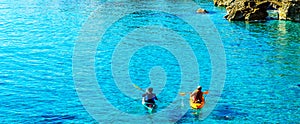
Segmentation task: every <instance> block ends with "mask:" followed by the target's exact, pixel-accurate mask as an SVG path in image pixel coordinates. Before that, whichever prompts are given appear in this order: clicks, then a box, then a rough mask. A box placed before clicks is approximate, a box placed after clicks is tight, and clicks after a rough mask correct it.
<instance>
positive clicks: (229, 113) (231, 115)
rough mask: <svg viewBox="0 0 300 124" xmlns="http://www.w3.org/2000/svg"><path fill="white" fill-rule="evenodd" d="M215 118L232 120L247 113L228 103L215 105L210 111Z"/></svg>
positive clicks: (245, 115)
mask: <svg viewBox="0 0 300 124" xmlns="http://www.w3.org/2000/svg"><path fill="white" fill-rule="evenodd" d="M212 116H213V119H215V120H234V119H235V118H244V117H247V116H248V114H247V113H243V112H239V111H238V110H237V109H236V108H233V107H231V106H229V105H224V106H217V107H216V108H215V110H214V111H213V113H212Z"/></svg>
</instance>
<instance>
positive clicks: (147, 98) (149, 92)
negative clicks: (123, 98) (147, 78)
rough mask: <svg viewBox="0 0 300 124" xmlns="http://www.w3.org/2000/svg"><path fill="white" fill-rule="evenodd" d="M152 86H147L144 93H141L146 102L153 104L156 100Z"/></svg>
mask: <svg viewBox="0 0 300 124" xmlns="http://www.w3.org/2000/svg"><path fill="white" fill-rule="evenodd" d="M152 91H153V88H151V87H150V88H148V89H147V91H146V93H145V94H143V95H142V97H143V99H144V101H145V102H147V103H152V104H155V100H158V99H157V97H156V95H155V93H152Z"/></svg>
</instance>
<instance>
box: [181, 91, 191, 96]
mask: <svg viewBox="0 0 300 124" xmlns="http://www.w3.org/2000/svg"><path fill="white" fill-rule="evenodd" d="M186 94H191V92H187V93H185V92H179V95H180V96H185V95H186Z"/></svg>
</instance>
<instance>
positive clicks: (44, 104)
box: [0, 0, 300, 123]
mask: <svg viewBox="0 0 300 124" xmlns="http://www.w3.org/2000/svg"><path fill="white" fill-rule="evenodd" d="M192 3H194V2H193V1H182V2H174V1H164V0H161V1H151V2H146V1H126V2H116V1H113V2H110V1H107V2H105V1H92V0H91V1H88V0H87V1H84V0H79V1H66V0H65V1H23V0H21V1H1V2H0V58H1V59H0V60H1V61H0V64H1V66H0V89H1V92H0V101H1V102H0V120H1V123H97V121H96V119H94V118H93V115H90V114H89V112H88V111H86V109H85V107H84V106H83V104H82V103H81V101H80V100H79V97H78V95H77V93H78V92H77V91H78V90H76V89H78V87H76V86H75V83H76V82H74V80H73V76H74V75H76V72H74V70H73V67H74V63H73V57H74V56H75V55H76V54H74V50H75V49H78V48H75V46H76V41H78V38H80V36H81V35H80V32H81V31H82V30H83V26H85V24H86V22H87V21H88V19H90V18H92V17H91V16H93V13H96V12H95V11H94V10H96V9H97V8H100V10H106V11H104V12H103V11H102V12H101V13H102V14H103V17H109V16H108V15H114V14H115V13H116V12H113V9H111V11H110V7H111V8H117V9H119V11H123V10H124V9H126V8H127V9H129V8H138V9H141V8H146V9H151V10H155V9H157V8H172V9H169V10H168V9H167V10H168V11H178V12H184V13H180V14H178V15H171V14H168V13H163V12H160V11H142V12H137V13H133V14H131V15H127V16H125V17H123V18H121V19H120V20H119V21H117V22H114V23H113V25H112V26H110V27H109V26H108V27H107V28H106V30H105V31H106V33H105V35H103V39H102V42H101V43H99V44H98V46H87V47H95V49H96V53H95V56H94V57H93V58H94V60H95V62H94V65H95V76H96V80H97V81H98V84H99V87H97V88H99V89H101V91H102V92H103V94H104V96H105V98H106V100H107V101H109V103H110V104H112V105H113V106H114V107H115V108H117V109H119V110H120V111H122V112H126V113H129V114H134V115H145V116H146V117H147V119H145V120H147V121H146V122H149V123H159V122H157V121H155V120H151V117H148V116H151V115H149V114H147V113H146V111H145V110H144V108H143V107H142V105H141V104H140V100H139V96H140V95H141V94H142V93H143V92H141V91H139V90H137V89H136V88H134V87H133V86H132V84H131V83H128V82H132V83H134V84H136V85H138V86H139V87H141V88H142V89H145V88H147V87H148V86H152V87H154V88H155V89H154V92H156V93H157V94H158V98H159V99H160V101H158V102H157V103H158V106H159V107H158V109H157V110H156V111H157V112H162V111H163V110H164V109H166V108H167V107H168V106H169V105H170V104H171V102H174V103H180V104H181V102H182V103H184V105H183V106H188V104H186V103H187V102H188V97H187V96H184V97H182V99H181V100H179V101H178V100H177V99H175V97H176V95H177V94H178V93H179V92H187V91H180V90H179V89H180V87H181V86H182V85H185V84H181V78H182V76H181V74H182V73H183V72H182V70H183V69H182V68H181V66H182V65H180V63H179V60H178V59H180V58H178V57H177V56H176V55H174V54H172V52H170V51H169V50H168V49H166V48H168V47H167V46H172V45H173V44H178V43H177V42H176V41H185V40H186V41H188V45H189V46H191V47H190V48H191V49H192V50H193V51H194V52H195V57H196V58H197V65H198V67H197V66H195V68H199V71H200V72H199V76H200V77H199V80H200V85H202V86H203V89H204V90H208V89H209V85H210V83H209V82H210V81H211V80H212V79H211V77H212V70H211V67H212V65H211V61H212V60H211V59H210V55H209V53H208V50H207V48H206V46H205V43H204V40H203V39H214V37H212V35H206V36H203V35H201V38H199V35H197V34H195V31H193V30H192V28H191V27H189V26H188V24H187V23H185V22H184V21H180V19H183V18H184V17H194V16H197V17H200V18H202V17H203V18H204V16H205V15H199V14H196V13H195V10H196V9H197V6H194V5H193V4H192ZM197 4H198V5H199V6H201V7H202V8H205V9H207V10H208V11H210V14H208V16H209V18H210V20H211V22H213V24H214V26H215V27H216V29H217V31H216V32H215V33H219V35H218V36H220V38H221V40H222V43H223V45H224V50H225V56H226V80H225V83H224V88H223V90H222V91H223V92H222V95H221V98H220V99H219V101H218V103H217V105H216V107H215V108H214V109H213V111H212V113H210V115H209V116H208V117H207V118H206V119H205V120H199V118H198V116H199V114H194V111H193V110H188V111H187V112H186V113H185V114H184V115H183V117H181V119H179V120H178V121H177V120H175V121H174V120H173V121H172V122H176V121H177V122H176V123H264V122H266V123H299V121H300V110H299V108H300V96H299V92H300V69H299V65H300V58H299V55H300V42H299V41H300V24H299V23H294V22H290V21H276V20H269V21H267V22H265V23H245V22H228V21H227V20H225V19H223V16H224V15H225V14H226V11H225V9H224V8H217V7H214V6H213V3H212V2H211V1H198V2H197ZM101 8H106V9H101ZM185 12H186V13H185ZM143 14H144V15H146V16H141V15H143ZM145 17H146V18H145ZM139 19H140V20H139ZM107 20H109V19H107ZM107 20H106V19H104V20H99V21H100V22H101V21H102V22H103V24H105V22H106V21H107ZM131 20H136V21H133V22H131ZM102 22H101V23H102ZM197 22H199V23H201V21H199V20H194V22H193V23H197ZM151 25H156V27H155V26H154V27H151V28H149V29H147V28H145V27H147V26H151ZM138 26H141V27H138ZM161 27H165V28H161ZM95 28H97V27H95ZM194 28H197V27H194ZM156 29H158V30H156ZM168 29H172V30H168ZM200 29H201V28H200ZM201 30H202V29H201ZM203 30H204V29H203ZM206 30H207V31H209V30H210V29H206ZM212 31H213V30H212ZM174 32H176V33H174ZM96 36H97V34H96ZM99 37H100V36H99ZM181 38H183V39H181ZM120 41H121V42H120ZM119 42H120V43H119ZM149 42H150V43H152V45H149V46H145V47H142V46H144V45H145V44H146V43H149ZM118 43H119V44H118ZM180 43H181V42H179V44H180ZM158 45H161V46H158ZM137 46H138V47H140V48H139V49H138V48H136V47H137ZM183 46H184V45H183ZM118 48H120V50H119V51H116V49H118ZM133 49H134V50H133ZM132 50H133V51H132ZM174 50H175V52H177V53H182V54H183V55H185V54H186V53H187V51H184V49H183V48H182V47H178V48H177V49H174ZM128 53H132V54H128ZM190 58H192V57H190ZM127 59H128V64H127V65H126V63H125V65H123V64H122V63H123V60H124V61H125V60H127ZM113 60H119V61H113ZM81 61H87V60H84V59H82V60H81ZM191 61H192V59H184V60H181V62H182V63H183V64H190V62H191ZM118 62H120V63H118ZM112 63H113V64H116V65H117V67H115V66H112ZM82 66H84V65H82ZM127 68H128V72H127V70H126V69H127ZM113 69H119V70H118V71H117V72H115V73H113V74H112V70H113ZM122 69H124V70H122ZM190 70H193V69H192V68H190ZM124 72H127V73H128V75H129V79H128V77H126V75H125V77H123V75H121V76H120V73H124ZM74 73H75V74H74ZM86 73H90V72H86ZM189 75H191V76H190V81H191V82H193V81H195V80H197V77H193V74H188V75H187V77H189ZM120 80H121V81H126V82H125V83H118V84H115V83H114V82H115V81H120ZM150 82H151V83H150ZM163 82H164V83H163ZM212 83H214V82H212ZM127 85H128V87H127ZM194 87H196V86H194ZM118 88H121V89H118ZM122 88H123V89H122ZM120 92H121V93H120ZM91 94H96V93H91ZM116 99H117V100H116ZM90 102H91V103H92V102H93V100H91V101H90ZM102 102H103V103H104V101H100V102H99V103H95V104H97V105H99V104H100V105H101V104H103V103H102ZM105 107H106V108H107V111H106V112H103V113H102V115H101V116H102V117H103V118H102V119H103V120H107V119H108V120H109V119H110V118H112V117H111V116H113V115H112V114H111V111H110V108H109V107H107V106H103V108H105ZM166 114H170V113H166ZM200 114H201V112H200ZM118 118H120V120H126V119H128V118H127V117H126V116H120V117H118ZM149 118H150V119H149ZM173 118H175V117H172V115H171V114H170V119H173ZM149 120H150V121H149ZM106 122H107V121H106ZM110 122H111V123H118V121H117V120H113V119H112V120H111V121H110ZM142 122H144V120H137V121H136V123H142ZM146 122H144V123H146ZM100 123H101V122H100Z"/></svg>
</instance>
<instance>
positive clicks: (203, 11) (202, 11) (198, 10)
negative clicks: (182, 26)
mask: <svg viewBox="0 0 300 124" xmlns="http://www.w3.org/2000/svg"><path fill="white" fill-rule="evenodd" d="M197 13H201V14H206V13H208V11H207V10H205V9H202V8H199V9H197Z"/></svg>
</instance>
